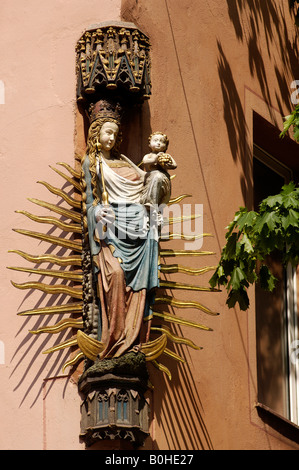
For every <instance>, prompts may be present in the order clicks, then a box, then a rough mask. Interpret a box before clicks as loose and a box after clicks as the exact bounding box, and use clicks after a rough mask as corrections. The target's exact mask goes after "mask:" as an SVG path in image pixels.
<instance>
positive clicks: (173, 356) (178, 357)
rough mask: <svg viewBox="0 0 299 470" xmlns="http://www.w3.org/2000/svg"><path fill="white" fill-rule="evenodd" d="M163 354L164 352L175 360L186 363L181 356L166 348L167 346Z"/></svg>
mask: <svg viewBox="0 0 299 470" xmlns="http://www.w3.org/2000/svg"><path fill="white" fill-rule="evenodd" d="M163 354H166V355H167V356H170V357H172V359H175V360H176V361H179V362H183V363H186V361H185V359H183V358H182V357H181V356H179V355H178V354H176V353H175V352H173V351H170V349H168V348H165V349H164V351H163Z"/></svg>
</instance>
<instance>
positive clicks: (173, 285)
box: [159, 281, 221, 292]
mask: <svg viewBox="0 0 299 470" xmlns="http://www.w3.org/2000/svg"><path fill="white" fill-rule="evenodd" d="M159 287H163V288H166V289H183V290H196V291H201V292H221V291H220V290H219V289H214V288H212V287H200V286H194V285H193V284H184V283H183V282H174V281H160V285H159Z"/></svg>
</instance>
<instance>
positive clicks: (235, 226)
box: [210, 183, 299, 310]
mask: <svg viewBox="0 0 299 470" xmlns="http://www.w3.org/2000/svg"><path fill="white" fill-rule="evenodd" d="M226 240H227V241H226V245H225V247H224V248H223V250H222V253H221V258H220V261H219V264H218V266H217V269H216V271H215V273H214V275H213V276H212V278H211V279H210V285H211V286H212V287H216V286H218V287H220V286H226V288H227V291H228V298H227V304H228V306H229V307H230V308H232V307H234V306H235V304H236V303H238V304H239V306H240V309H241V310H246V309H247V308H248V307H249V298H248V294H247V289H248V287H249V286H250V284H253V283H255V282H259V283H260V285H261V287H262V288H263V289H265V290H268V291H272V290H273V289H274V287H275V283H276V278H275V277H274V276H273V274H272V273H271V272H270V270H269V268H268V266H267V265H266V257H267V256H268V255H270V254H271V253H273V252H274V251H277V250H279V251H280V252H281V254H282V260H283V263H284V265H286V264H287V263H289V262H290V263H291V264H292V265H293V266H296V265H297V264H298V259H299V188H296V186H295V184H294V183H290V184H288V185H285V186H283V188H282V190H281V192H280V193H279V194H277V195H274V196H269V197H267V198H266V199H264V200H263V201H262V202H261V204H260V206H259V211H258V212H255V211H248V210H247V209H246V208H244V207H241V208H240V210H239V211H238V212H236V214H235V217H234V219H233V221H232V222H231V223H230V224H229V225H228V227H227V233H226ZM257 266H259V267H257Z"/></svg>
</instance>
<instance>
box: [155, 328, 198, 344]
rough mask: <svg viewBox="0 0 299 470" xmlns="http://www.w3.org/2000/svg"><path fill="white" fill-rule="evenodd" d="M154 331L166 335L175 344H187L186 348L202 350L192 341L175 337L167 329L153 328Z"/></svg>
mask: <svg viewBox="0 0 299 470" xmlns="http://www.w3.org/2000/svg"><path fill="white" fill-rule="evenodd" d="M151 330H152V331H159V332H162V333H165V334H166V336H167V337H168V338H170V339H171V341H173V342H174V343H177V344H185V345H186V346H189V347H190V348H193V349H202V348H201V347H200V346H196V344H194V343H193V341H191V340H190V339H187V338H181V337H179V336H176V335H174V334H173V333H172V332H171V331H170V330H169V329H168V328H167V327H155V326H152V327H151Z"/></svg>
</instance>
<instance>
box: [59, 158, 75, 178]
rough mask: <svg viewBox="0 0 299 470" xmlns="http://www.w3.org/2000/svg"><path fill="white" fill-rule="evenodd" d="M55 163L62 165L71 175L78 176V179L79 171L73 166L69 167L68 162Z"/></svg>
mask: <svg viewBox="0 0 299 470" xmlns="http://www.w3.org/2000/svg"><path fill="white" fill-rule="evenodd" d="M56 165H61V166H63V167H64V168H65V169H66V170H68V171H69V172H70V174H71V175H72V176H74V177H75V178H78V179H80V173H79V172H78V171H76V170H75V168H73V167H71V166H70V165H69V164H68V163H65V162H57V163H56Z"/></svg>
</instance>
